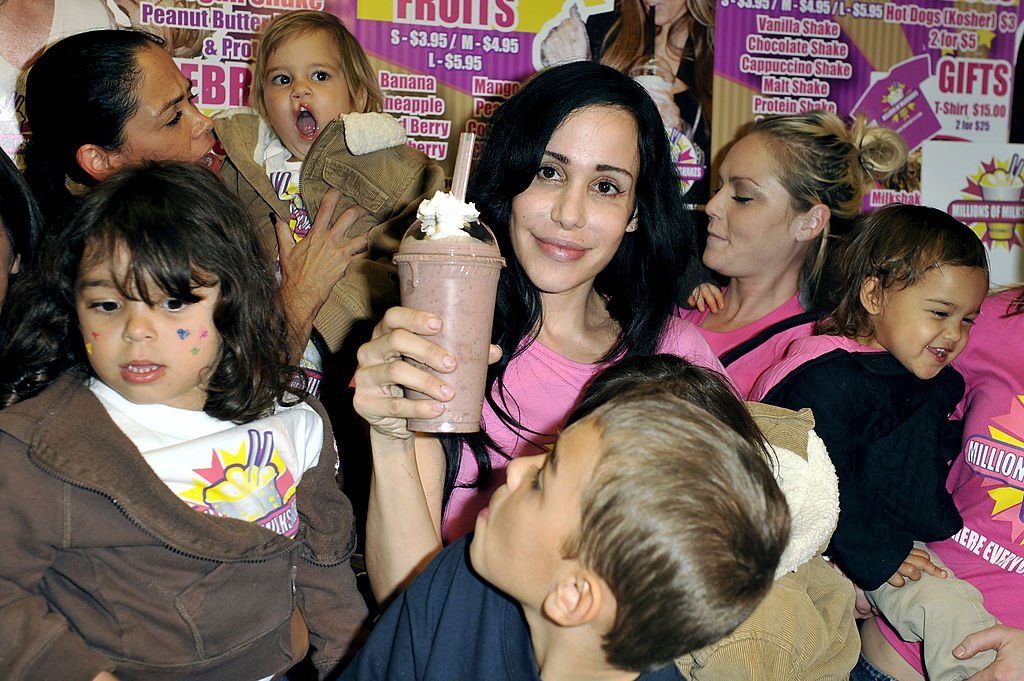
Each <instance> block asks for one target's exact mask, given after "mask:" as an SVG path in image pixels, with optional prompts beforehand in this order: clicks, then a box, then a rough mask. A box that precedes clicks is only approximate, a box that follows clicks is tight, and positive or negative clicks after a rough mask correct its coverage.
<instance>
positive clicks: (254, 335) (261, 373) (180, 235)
mask: <svg viewBox="0 0 1024 681" xmlns="http://www.w3.org/2000/svg"><path fill="white" fill-rule="evenodd" d="M118 249H124V250H125V251H126V252H127V254H128V256H129V258H130V263H131V264H130V265H129V268H128V272H127V273H126V275H125V276H124V278H123V279H122V280H120V281H117V282H116V285H117V286H118V288H119V289H120V290H121V293H122V295H124V296H126V297H128V298H133V299H142V300H145V301H147V302H149V303H153V302H154V301H156V300H158V299H159V298H160V297H162V296H170V297H173V298H177V299H179V300H182V301H185V302H196V301H197V300H198V299H199V298H198V297H197V296H196V295H195V293H194V289H195V288H197V287H200V286H211V285H214V284H217V285H219V287H220V291H219V295H218V299H217V304H216V307H215V308H214V312H213V322H214V325H215V326H216V328H217V331H218V332H219V333H220V336H221V356H220V358H219V360H218V362H217V367H216V369H215V370H214V372H213V374H212V375H211V377H210V381H209V385H208V388H207V392H208V395H207V399H206V404H205V406H204V408H203V410H204V411H205V412H206V413H207V414H209V415H211V416H214V417H216V418H219V419H223V420H225V421H234V422H236V423H245V422H247V421H251V420H253V419H254V418H257V417H259V416H262V415H265V414H266V413H268V412H269V411H271V410H272V409H273V407H274V405H275V404H277V403H278V402H279V401H280V400H281V399H282V398H283V396H284V394H285V392H286V391H287V389H288V386H289V385H291V383H292V381H293V380H294V379H295V375H296V372H297V369H293V368H292V367H290V366H289V365H288V363H287V358H286V356H285V353H284V350H283V349H282V347H281V346H280V344H275V343H274V339H281V338H285V337H286V335H287V331H288V325H287V322H286V321H285V316H284V311H283V307H282V305H281V302H280V298H279V296H278V291H277V282H276V280H275V278H274V274H273V272H272V271H271V269H270V266H269V264H268V263H267V262H266V260H265V259H264V257H263V255H262V252H261V251H260V247H259V244H258V242H257V240H256V236H255V229H254V228H253V227H252V226H251V224H250V223H249V218H248V214H247V213H246V211H245V208H243V207H242V205H241V203H240V202H239V200H238V199H237V198H236V197H235V195H234V194H232V193H231V192H230V191H228V189H227V188H226V187H224V185H223V183H222V182H221V181H220V179H219V178H218V177H217V176H216V175H214V174H213V173H211V172H210V171H208V170H206V169H204V168H201V167H199V166H196V165H194V164H189V163H180V162H163V163H147V164H144V165H142V166H140V167H137V168H128V169H125V170H122V171H120V172H118V173H117V174H116V175H114V176H113V177H111V178H110V179H108V180H106V181H105V182H102V183H100V185H99V186H98V187H97V188H96V189H94V190H92V191H91V192H90V193H89V194H88V195H87V196H86V197H85V198H84V199H83V200H82V201H81V202H80V204H79V206H78V208H77V209H76V210H75V212H74V213H73V214H72V215H71V217H70V219H69V220H68V221H67V222H66V223H65V224H63V225H61V226H60V227H59V228H53V229H49V230H48V231H47V233H46V235H45V237H44V240H43V244H42V248H41V250H40V258H39V266H38V268H37V269H36V271H35V272H32V273H30V274H29V276H28V278H27V279H26V283H27V284H28V285H26V286H23V287H18V289H17V290H16V291H15V292H12V293H15V294H16V295H13V296H12V298H13V300H12V310H11V319H12V320H15V321H14V323H13V328H12V333H11V340H10V342H9V343H8V345H7V347H6V348H5V349H4V351H3V354H2V355H0V391H2V392H0V400H2V404H3V405H9V404H13V403H15V402H18V401H20V400H23V399H25V398H27V397H31V396H32V395H34V394H36V393H38V392H40V391H41V390H42V389H43V388H45V387H46V386H47V385H49V384H50V383H51V382H52V381H53V380H55V379H56V378H57V377H58V376H60V375H61V374H62V373H64V372H65V371H68V370H74V369H78V370H84V371H89V366H88V361H87V356H86V352H85V347H84V344H83V341H82V338H81V336H80V335H79V332H78V318H77V313H76V309H75V287H76V283H77V281H78V277H79V273H80V272H81V271H82V270H83V269H84V268H88V267H91V266H93V265H95V264H96V263H98V262H101V261H103V260H106V259H109V258H111V257H113V255H114V253H115V251H117V250H118ZM29 282H30V283H29ZM154 288H156V289H159V290H154Z"/></svg>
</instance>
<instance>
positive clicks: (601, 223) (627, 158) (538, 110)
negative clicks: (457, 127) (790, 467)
mask: <svg viewBox="0 0 1024 681" xmlns="http://www.w3.org/2000/svg"><path fill="white" fill-rule="evenodd" d="M467 198H468V199H469V200H470V201H473V202H474V203H475V204H476V207H477V208H478V209H479V211H480V219H481V221H482V222H484V223H485V224H487V225H488V226H489V227H490V228H491V229H492V230H493V232H494V234H495V237H496V239H497V242H498V245H499V247H500V249H501V254H502V256H503V257H504V258H505V261H506V263H507V264H506V267H505V268H504V269H503V270H502V271H501V274H500V277H499V281H498V293H497V303H496V305H495V312H494V325H493V333H492V342H493V343H494V346H492V348H491V354H492V359H494V360H496V361H495V363H494V364H492V365H491V367H490V369H489V371H488V375H487V379H486V381H487V383H486V393H485V394H486V398H485V403H484V409H483V418H482V429H481V432H480V433H479V434H473V435H468V436H461V437H458V438H453V437H451V436H443V437H437V436H432V435H427V434H414V433H413V432H411V431H410V430H409V428H408V427H407V426H408V424H407V421H406V420H407V419H416V418H429V417H433V416H436V415H438V414H441V413H443V411H444V409H445V406H444V403H445V402H446V401H448V400H450V399H451V397H452V395H453V389H452V386H451V385H449V384H447V383H445V381H443V380H442V379H440V378H437V377H435V376H434V375H433V374H430V373H428V372H427V371H424V370H423V369H421V368H419V366H417V365H416V364H414V363H413V362H410V361H407V360H414V361H416V362H422V363H423V364H424V365H426V366H428V367H431V368H432V369H434V370H436V371H438V372H440V374H441V375H444V374H446V373H448V372H450V371H451V370H452V369H453V368H454V367H455V366H456V364H457V363H458V361H459V358H458V357H456V356H454V355H453V354H451V353H450V352H449V350H448V349H446V348H443V347H441V346H439V345H437V344H436V343H434V342H432V341H431V338H430V336H431V335H434V334H436V333H438V332H439V331H440V330H441V328H442V326H443V324H444V322H443V321H442V320H441V319H440V318H438V317H437V316H435V315H432V314H430V313H427V312H423V311H420V310H414V309H410V308H402V307H398V308H392V309H391V310H389V311H388V312H387V314H386V315H385V316H384V319H383V320H382V321H381V323H380V324H379V325H378V326H377V328H376V329H375V330H374V336H373V339H372V340H371V341H370V342H369V343H366V344H365V345H363V346H362V347H361V348H360V350H359V354H358V358H359V369H358V371H357V372H356V376H355V387H356V394H355V401H354V404H355V407H356V410H357V411H358V412H359V413H360V415H362V416H363V417H364V418H365V419H366V420H367V421H368V422H369V423H370V426H371V432H370V442H371V446H372V449H373V479H372V482H371V488H370V506H369V514H368V518H367V541H366V544H367V545H366V558H367V568H368V572H369V574H370V578H371V584H372V586H373V590H374V594H375V595H376V596H377V598H378V599H379V600H381V601H384V600H385V599H387V598H388V597H390V596H391V595H393V593H394V592H395V591H396V590H398V589H400V588H402V587H403V586H404V585H405V584H406V583H407V582H408V580H409V579H410V578H411V577H412V576H414V575H415V574H416V573H417V572H418V571H419V569H420V568H421V567H422V566H424V565H425V564H426V563H427V562H429V560H430V558H432V557H433V555H434V554H435V553H436V552H437V551H439V550H440V548H441V546H442V543H447V542H450V541H452V540H454V539H456V538H458V537H459V536H461V535H463V534H465V533H466V532H468V531H470V530H471V529H472V528H473V525H474V522H475V519H476V515H477V513H478V512H479V511H480V510H481V509H482V508H484V507H485V506H486V505H487V502H488V500H489V498H490V494H491V492H492V491H493V490H494V489H496V488H497V487H498V486H500V485H501V483H502V482H503V480H504V468H505V465H506V464H507V462H508V461H509V459H511V458H513V457H516V456H521V455H529V454H536V453H539V452H542V451H545V450H546V448H547V445H549V444H551V443H552V442H554V440H555V438H556V435H557V433H558V431H559V430H560V429H561V428H562V426H563V425H564V422H565V419H566V418H567V417H568V415H569V412H570V411H571V409H572V407H573V406H574V403H575V402H576V400H577V398H578V397H579V394H580V393H581V391H582V389H583V387H584V386H585V385H586V383H587V382H588V381H589V380H590V378H591V377H592V376H593V375H594V374H596V373H597V372H598V371H599V370H600V369H601V368H603V367H604V366H606V365H607V364H608V363H609V362H612V361H615V360H616V359H619V358H621V357H625V356H630V355H639V354H650V353H653V352H667V353H671V354H676V355H680V356H683V357H686V358H687V359H689V360H690V361H691V362H694V363H696V364H700V365H703V366H708V367H711V368H714V369H718V370H721V365H720V364H719V363H718V361H717V360H716V359H715V357H714V355H713V353H712V352H711V351H710V349H709V348H708V346H707V344H706V343H705V342H704V340H703V339H702V338H701V337H700V334H699V333H698V332H697V331H696V329H695V328H694V327H693V326H692V325H690V324H689V323H688V322H685V321H683V320H681V319H679V318H677V317H675V316H674V315H673V314H672V311H673V306H674V296H675V285H674V283H675V281H676V277H677V272H679V271H682V270H684V269H686V268H688V267H689V266H690V265H691V264H692V263H691V260H692V259H693V257H694V246H693V244H694V234H693V227H692V224H691V222H690V219H689V215H688V213H687V212H686V211H685V210H684V209H683V206H682V198H681V196H680V194H679V191H678V185H677V184H676V180H675V176H674V173H673V169H672V166H671V163H670V161H669V155H668V149H667V147H666V145H665V143H664V129H663V126H662V123H661V118H660V116H659V114H658V111H657V108H656V107H655V106H654V104H653V102H651V100H650V98H649V97H647V96H646V95H645V93H644V91H643V89H642V88H641V87H640V86H638V85H637V84H636V83H634V82H633V81H632V80H630V79H629V78H628V77H626V76H625V75H623V74H621V73H619V72H618V71H616V70H614V69H612V68H610V67H606V66H602V65H599V64H595V63H591V62H574V63H570V64H566V65H563V66H559V67H555V68H552V69H549V70H547V71H543V72H541V73H540V74H538V75H536V76H535V77H533V79H532V80H530V81H529V82H528V83H527V84H526V85H525V86H524V87H523V89H522V90H520V91H519V93H517V94H516V95H515V96H513V97H512V98H511V99H509V100H508V102H506V103H505V104H504V105H503V106H502V107H501V108H500V109H499V111H498V113H497V114H496V115H495V117H494V119H493V122H492V125H491V128H490V133H489V139H488V143H487V146H486V147H485V148H484V150H483V152H482V154H481V156H480V159H479V161H478V163H477V166H476V168H475V169H474V172H473V174H472V177H471V179H470V183H469V189H468V192H467ZM499 349H500V352H501V356H500V359H498V358H497V355H498V350H499ZM403 388H410V389H414V390H416V391H419V392H421V393H423V394H424V395H427V396H428V397H429V398H431V399H427V400H411V399H407V398H405V397H404V396H403Z"/></svg>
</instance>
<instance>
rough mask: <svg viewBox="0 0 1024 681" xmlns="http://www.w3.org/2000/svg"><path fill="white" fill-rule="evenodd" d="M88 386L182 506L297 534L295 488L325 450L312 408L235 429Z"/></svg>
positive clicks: (291, 409)
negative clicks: (181, 502)
mask: <svg viewBox="0 0 1024 681" xmlns="http://www.w3.org/2000/svg"><path fill="white" fill-rule="evenodd" d="M89 387H90V388H91V389H92V391H93V392H94V393H95V394H96V396H97V397H98V398H99V400H100V402H101V403H102V404H103V406H104V407H106V409H107V413H108V414H110V417H111V419H113V421H114V423H116V424H117V426H118V427H119V428H120V429H121V430H122V431H123V432H124V433H125V435H127V436H128V438H129V439H131V440H132V442H133V443H135V446H136V447H138V449H139V451H140V452H141V453H142V456H143V458H144V459H145V460H146V462H147V463H148V464H149V465H150V466H151V467H152V469H153V472H154V473H155V474H156V476H157V477H158V478H160V480H162V481H163V482H164V484H166V485H167V487H168V488H169V489H170V490H171V491H172V492H173V493H174V494H176V495H177V496H178V498H179V499H181V500H182V501H183V502H184V503H186V504H188V505H189V506H190V507H192V508H193V509H195V510H196V511H198V512H200V513H209V514H211V515H217V516H226V517H230V518H237V519H239V520H245V521H247V522H251V523H256V524H258V525H261V526H263V527H266V528H267V529H270V530H273V531H274V532H277V533H278V534H282V535H285V536H287V537H294V536H295V534H296V532H297V531H298V526H299V518H298V512H297V510H296V501H295V488H296V487H297V486H298V484H299V481H300V480H301V479H302V475H303V473H305V472H306V471H307V470H309V469H310V468H312V467H313V466H315V465H316V463H317V462H318V461H319V454H320V450H321V447H322V445H323V426H322V424H321V421H320V417H319V415H318V414H317V413H316V412H315V411H314V410H313V409H312V408H311V407H310V406H308V405H306V404H304V403H300V404H297V405H295V406H293V407H285V408H279V409H278V411H277V412H276V413H274V414H272V415H271V416H267V417H264V418H261V419H257V420H256V421H252V422H249V423H246V424H244V425H240V426H239V425H236V424H234V423H231V422H228V421H221V420H219V419H216V418H213V417H211V416H208V415H207V414H205V413H203V412H201V411H190V410H187V409H178V408H175V407H168V406H166V405H162V404H135V403H133V402H129V401H128V400H126V399H124V398H123V397H121V395H120V394H118V393H117V392H115V391H114V390H112V389H110V388H109V387H107V386H106V385H104V384H103V383H100V382H99V381H92V382H91V383H90V386H89Z"/></svg>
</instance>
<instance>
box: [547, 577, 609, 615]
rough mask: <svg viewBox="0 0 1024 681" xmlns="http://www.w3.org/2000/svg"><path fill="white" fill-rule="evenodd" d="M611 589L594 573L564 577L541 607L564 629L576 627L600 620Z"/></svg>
mask: <svg viewBox="0 0 1024 681" xmlns="http://www.w3.org/2000/svg"><path fill="white" fill-rule="evenodd" d="M605 589H607V586H606V585H605V583H604V581H603V580H602V579H600V578H599V577H598V576H597V575H595V574H594V573H593V572H591V571H590V570H580V571H578V572H575V573H574V574H571V575H567V576H566V577H564V578H563V579H562V580H561V581H560V582H559V583H558V584H557V585H556V586H555V588H554V589H552V590H551V592H550V593H548V595H547V597H545V599H544V603H543V605H542V606H541V609H542V611H543V612H544V614H545V615H546V616H547V617H548V618H549V619H550V620H551V621H552V622H554V623H555V624H557V625H558V626H560V627H575V626H579V625H581V624H588V623H590V622H593V621H594V620H596V619H597V617H598V615H600V613H601V607H602V605H603V604H604V599H605Z"/></svg>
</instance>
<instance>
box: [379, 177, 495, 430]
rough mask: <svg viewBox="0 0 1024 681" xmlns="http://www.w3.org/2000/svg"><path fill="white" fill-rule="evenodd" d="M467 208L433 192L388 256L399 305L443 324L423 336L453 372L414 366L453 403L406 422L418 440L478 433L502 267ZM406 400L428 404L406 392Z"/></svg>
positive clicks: (482, 228)
mask: <svg viewBox="0 0 1024 681" xmlns="http://www.w3.org/2000/svg"><path fill="white" fill-rule="evenodd" d="M478 217H479V213H478V212H477V211H476V207H475V206H474V205H473V204H472V203H469V204H467V203H464V202H463V201H461V200H459V199H457V198H456V197H454V196H452V195H451V194H447V193H444V192H437V193H436V194H434V196H433V198H431V199H427V200H426V201H424V202H423V203H422V204H420V208H419V210H418V211H417V218H418V219H417V220H416V221H415V222H413V224H412V226H411V227H410V228H409V231H408V232H406V234H405V238H403V239H402V243H401V245H400V246H399V248H398V252H397V253H396V254H395V264H396V265H398V279H399V285H400V286H401V297H402V305H403V306H405V307H411V308H416V309H418V310H426V311H427V312H432V313H433V314H435V315H437V316H438V317H440V318H441V319H442V320H443V321H444V326H443V328H442V329H441V332H440V333H439V334H437V335H434V336H430V340H432V341H433V342H435V343H437V344H438V345H440V346H441V347H443V348H446V349H447V350H448V351H449V352H451V353H452V354H453V355H455V359H456V369H455V371H453V372H451V373H447V374H442V373H438V372H435V371H433V370H432V369H430V368H429V367H427V366H424V365H422V364H419V363H418V362H415V361H413V360H410V361H413V363H414V364H416V365H417V366H419V367H420V368H422V369H424V370H425V371H428V372H430V373H432V374H434V375H435V376H437V377H438V378H440V379H441V380H443V381H445V382H446V383H448V384H449V385H451V386H452V388H453V389H454V390H455V397H453V398H452V399H451V400H450V401H448V402H445V403H444V407H445V409H444V412H443V413H441V414H440V415H439V416H437V417H435V418H431V419H409V422H408V427H409V430H412V431H416V432H421V433H472V432H476V431H478V430H480V411H481V408H482V406H483V398H484V389H485V383H486V377H487V354H488V349H489V347H490V343H491V322H492V321H493V320H494V298H495V294H496V292H497V288H498V274H499V273H500V272H501V268H502V267H503V266H504V265H505V260H504V259H503V258H502V257H501V253H499V251H498V246H497V244H496V242H495V239H494V234H493V233H492V232H491V230H490V229H489V228H488V227H487V226H486V225H484V224H483V223H482V222H480V221H479V220H478V219H477V218H478ZM405 396H406V397H408V398H410V399H430V398H429V397H428V396H427V395H424V394H422V393H420V392H417V391H415V390H408V389H407V390H406V391H405Z"/></svg>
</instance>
